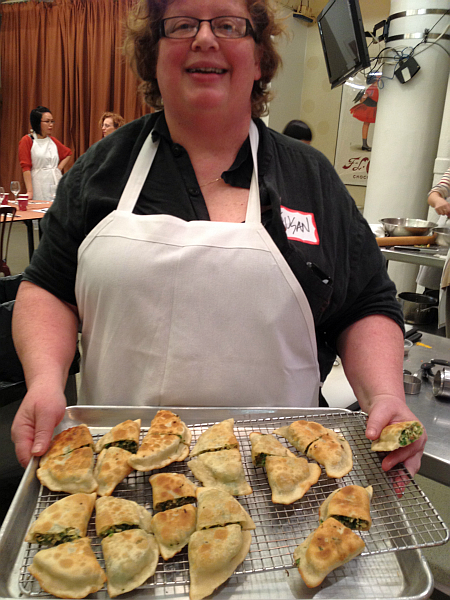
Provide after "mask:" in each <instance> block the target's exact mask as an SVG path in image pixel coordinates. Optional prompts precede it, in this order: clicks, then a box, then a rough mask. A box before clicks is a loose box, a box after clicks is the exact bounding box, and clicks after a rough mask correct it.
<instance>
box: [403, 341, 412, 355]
mask: <svg viewBox="0 0 450 600" xmlns="http://www.w3.org/2000/svg"><path fill="white" fill-rule="evenodd" d="M413 346H414V343H413V342H412V341H411V340H407V339H405V340H404V349H405V354H404V356H408V354H409V351H410V350H411V348H412V347H413Z"/></svg>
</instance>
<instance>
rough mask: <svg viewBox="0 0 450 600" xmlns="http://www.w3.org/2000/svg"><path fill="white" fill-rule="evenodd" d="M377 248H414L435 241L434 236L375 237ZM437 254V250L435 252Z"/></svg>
mask: <svg viewBox="0 0 450 600" xmlns="http://www.w3.org/2000/svg"><path fill="white" fill-rule="evenodd" d="M375 240H376V242H377V244H378V246H380V247H381V248H384V247H387V246H415V245H418V244H419V245H423V244H434V243H435V241H436V234H435V233H433V235H422V236H420V235H409V236H404V237H399V236H396V237H377V238H375ZM436 252H437V250H436Z"/></svg>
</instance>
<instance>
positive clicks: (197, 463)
mask: <svg viewBox="0 0 450 600" xmlns="http://www.w3.org/2000/svg"><path fill="white" fill-rule="evenodd" d="M187 465H188V467H189V468H190V469H191V471H192V472H193V474H194V476H195V477H196V478H197V479H198V480H199V481H201V482H202V483H203V485H204V487H214V488H218V489H220V490H225V491H226V492H229V493H230V494H232V495H233V496H245V495H248V494H251V493H252V492H253V490H252V488H251V487H250V485H249V484H248V483H247V481H246V479H245V474H244V467H243V465H242V460H241V453H240V452H239V450H238V449H237V448H233V449H231V450H218V451H216V452H203V454H199V455H198V456H196V457H195V458H193V459H192V460H190V461H189V462H188V463H187Z"/></svg>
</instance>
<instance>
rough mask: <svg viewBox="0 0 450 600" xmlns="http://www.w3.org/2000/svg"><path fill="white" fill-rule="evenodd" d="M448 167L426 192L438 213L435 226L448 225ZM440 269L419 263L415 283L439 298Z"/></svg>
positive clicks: (449, 212) (449, 218) (449, 180)
mask: <svg viewBox="0 0 450 600" xmlns="http://www.w3.org/2000/svg"><path fill="white" fill-rule="evenodd" d="M449 198H450V169H448V170H447V171H446V172H445V173H444V175H443V176H442V179H441V180H440V181H439V182H438V183H437V184H436V185H435V186H434V187H432V188H431V190H430V191H429V192H428V204H429V206H431V207H432V208H434V210H435V211H436V212H437V214H438V215H439V219H438V221H437V224H436V225H437V227H450V202H449V200H448V199H449ZM441 277H442V269H441V268H439V267H426V266H423V265H421V266H420V269H419V272H418V274H417V279H416V283H417V284H418V285H422V286H423V287H424V288H425V290H424V293H425V294H427V295H429V296H432V297H434V298H439V289H440V286H441Z"/></svg>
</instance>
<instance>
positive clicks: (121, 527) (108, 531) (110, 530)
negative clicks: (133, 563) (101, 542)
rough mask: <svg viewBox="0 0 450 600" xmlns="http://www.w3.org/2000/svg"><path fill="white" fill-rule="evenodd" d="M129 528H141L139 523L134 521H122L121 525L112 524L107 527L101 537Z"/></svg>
mask: <svg viewBox="0 0 450 600" xmlns="http://www.w3.org/2000/svg"><path fill="white" fill-rule="evenodd" d="M128 529H139V525H136V524H134V523H120V524H119V525H111V527H108V529H105V530H104V531H102V532H101V534H100V535H101V537H102V538H104V537H108V536H110V535H114V534H115V533H120V532H121V531H127V530H128Z"/></svg>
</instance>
